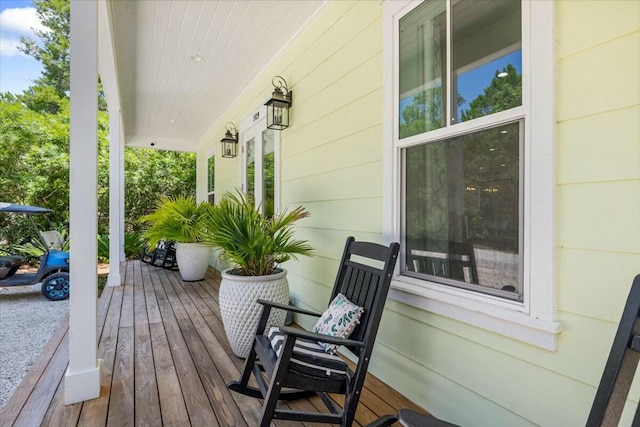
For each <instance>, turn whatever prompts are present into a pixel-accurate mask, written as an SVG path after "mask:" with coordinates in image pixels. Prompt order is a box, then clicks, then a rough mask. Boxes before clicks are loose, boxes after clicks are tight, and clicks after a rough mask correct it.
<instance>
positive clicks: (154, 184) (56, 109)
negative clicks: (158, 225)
mask: <svg viewBox="0 0 640 427" xmlns="http://www.w3.org/2000/svg"><path fill="white" fill-rule="evenodd" d="M34 5H35V7H36V10H37V13H38V16H39V17H40V19H41V20H42V22H43V24H44V25H45V26H46V27H47V28H48V30H42V31H39V30H37V31H36V32H35V34H36V36H37V38H38V39H39V40H38V41H36V40H33V39H23V40H22V43H23V46H22V47H21V48H20V49H21V50H22V52H24V53H25V54H27V55H29V56H32V57H33V58H35V59H37V60H38V61H40V62H41V63H42V65H43V71H42V75H41V76H40V77H39V78H38V79H36V80H35V81H34V85H33V86H31V87H30V88H29V89H28V90H26V91H24V92H23V93H22V94H18V95H14V94H10V93H1V94H0V164H2V165H3V166H2V174H0V201H3V202H5V201H6V202H13V203H21V204H28V205H36V206H43V207H48V208H50V209H52V210H54V214H53V215H52V220H53V222H54V223H56V224H57V225H58V226H59V228H61V229H66V228H67V227H68V222H69V213H68V212H69V117H70V113H69V84H70V81H69V30H70V26H69V22H70V15H69V14H70V5H69V0H34ZM96 90H97V91H98V109H99V112H98V212H99V213H98V229H99V232H101V233H105V232H107V230H108V214H109V141H108V135H109V117H108V113H107V112H106V110H107V108H106V102H105V98H104V93H103V90H102V86H101V84H100V82H99V83H98V87H97V88H96ZM195 175H196V172H195V155H194V154H190V153H173V152H162V151H156V150H144V149H133V148H127V149H126V152H125V193H126V194H125V205H126V212H125V223H126V224H127V231H135V230H137V229H138V228H139V224H138V222H137V219H138V218H139V217H141V216H143V215H145V214H147V213H149V212H150V210H151V209H152V208H153V206H155V202H156V201H157V200H158V199H160V198H161V197H163V196H169V197H171V196H179V195H194V194H195V181H196V179H195ZM31 234H32V231H31V226H30V224H29V222H28V220H27V221H25V218H24V217H21V216H11V215H0V242H2V243H3V246H5V245H6V248H5V250H10V247H11V245H12V244H15V243H20V242H21V241H22V240H23V239H24V238H25V236H29V235H31Z"/></svg>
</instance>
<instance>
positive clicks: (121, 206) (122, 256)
mask: <svg viewBox="0 0 640 427" xmlns="http://www.w3.org/2000/svg"><path fill="white" fill-rule="evenodd" d="M120 123H122V112H121V113H120ZM124 143H125V139H124V127H122V125H121V126H120V163H119V165H118V168H119V169H118V170H119V172H118V173H119V174H120V175H118V176H119V177H120V183H119V185H120V187H119V191H120V203H119V204H118V208H119V211H118V212H119V213H118V214H119V215H120V224H122V227H120V241H121V242H122V245H121V246H120V259H121V260H122V261H124V260H125V259H126V255H125V253H124V226H125V224H124Z"/></svg>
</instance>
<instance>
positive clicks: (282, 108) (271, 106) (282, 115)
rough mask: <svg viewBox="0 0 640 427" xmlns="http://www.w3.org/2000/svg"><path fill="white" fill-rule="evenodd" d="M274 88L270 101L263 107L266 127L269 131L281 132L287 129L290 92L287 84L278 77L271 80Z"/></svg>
mask: <svg viewBox="0 0 640 427" xmlns="http://www.w3.org/2000/svg"><path fill="white" fill-rule="evenodd" d="M271 84H272V85H273V87H274V88H275V89H274V90H273V93H272V94H271V99H270V100H268V101H267V102H266V103H265V104H264V105H266V106H267V127H268V128H269V129H275V130H282V129H286V128H288V127H289V107H291V93H292V92H291V91H290V90H289V88H288V87H287V82H286V81H285V79H283V78H282V77H280V76H275V77H274V78H273V79H272V80H271Z"/></svg>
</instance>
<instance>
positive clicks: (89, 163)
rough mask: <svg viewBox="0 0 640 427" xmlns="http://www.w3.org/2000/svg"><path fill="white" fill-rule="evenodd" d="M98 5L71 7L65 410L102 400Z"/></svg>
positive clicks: (81, 3)
mask: <svg viewBox="0 0 640 427" xmlns="http://www.w3.org/2000/svg"><path fill="white" fill-rule="evenodd" d="M97 5H98V3H97V2H93V1H82V0H72V1H71V144H70V163H71V165H70V176H71V188H70V238H71V251H70V252H71V259H70V261H71V265H70V270H71V283H72V284H71V293H70V304H69V367H68V368H67V372H66V375H65V396H64V402H65V404H67V405H68V404H72V403H76V402H81V401H83V400H88V399H93V398H96V397H98V396H99V395H100V363H99V362H98V358H97V351H98V342H97V297H98V286H97V284H98V279H97V271H96V270H97V257H98V248H97V238H96V236H97V233H98V225H97V217H98V201H97V188H98V176H97V172H98V116H97V113H98V95H97V89H98V54H97V50H98V7H97Z"/></svg>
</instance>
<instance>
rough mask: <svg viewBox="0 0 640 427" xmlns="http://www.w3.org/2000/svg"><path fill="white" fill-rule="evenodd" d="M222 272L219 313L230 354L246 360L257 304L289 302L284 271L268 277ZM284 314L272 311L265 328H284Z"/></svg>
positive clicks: (256, 319) (287, 285)
mask: <svg viewBox="0 0 640 427" xmlns="http://www.w3.org/2000/svg"><path fill="white" fill-rule="evenodd" d="M229 271H231V269H229V270H225V271H223V272H222V282H221V283H220V295H219V301H220V312H221V313H222V324H223V325H224V331H225V333H226V334H227V339H228V340H229V343H230V344H231V349H232V350H233V353H234V354H235V355H236V356H238V357H242V358H246V357H247V356H248V355H249V350H251V344H252V343H253V337H254V336H255V334H256V329H257V327H258V322H259V321H260V314H261V313H262V306H261V305H260V304H258V303H257V302H256V301H257V300H258V299H264V300H268V301H273V302H277V303H280V304H288V303H289V284H288V283H287V270H284V269H282V271H281V272H280V273H276V274H272V275H269V276H236V275H233V274H229ZM285 316H286V312H285V311H283V310H272V311H271V315H270V316H269V320H268V321H267V329H266V330H269V328H270V327H271V326H282V325H284V319H285Z"/></svg>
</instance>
